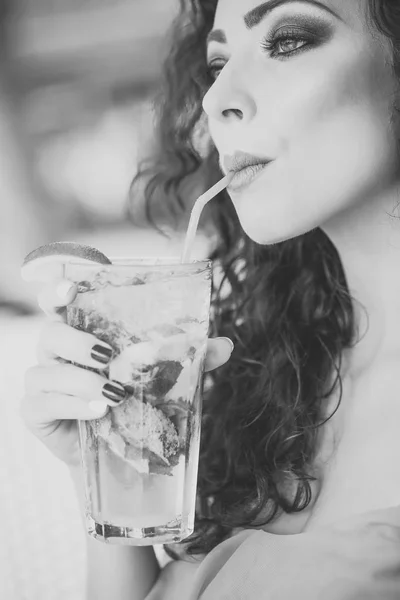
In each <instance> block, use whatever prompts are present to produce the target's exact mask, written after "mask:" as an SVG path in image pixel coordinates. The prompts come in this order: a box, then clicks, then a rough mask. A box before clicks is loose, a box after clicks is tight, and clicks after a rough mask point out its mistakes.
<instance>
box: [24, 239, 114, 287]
mask: <svg viewBox="0 0 400 600" xmlns="http://www.w3.org/2000/svg"><path fill="white" fill-rule="evenodd" d="M77 259H79V262H84V263H99V264H102V265H111V264H112V263H111V261H110V259H109V258H107V256H106V255H105V254H103V253H102V252H100V250H97V248H93V247H92V246H86V245H85V244H78V243H77V242H52V243H51V244H45V245H44V246H40V247H39V248H36V250H33V251H32V252H30V253H29V254H28V255H27V256H25V258H24V262H23V263H22V267H21V277H22V279H23V280H24V281H38V282H47V281H51V280H52V279H55V278H60V277H62V276H63V265H64V264H65V263H67V262H72V261H74V260H77Z"/></svg>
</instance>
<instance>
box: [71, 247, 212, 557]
mask: <svg viewBox="0 0 400 600" xmlns="http://www.w3.org/2000/svg"><path fill="white" fill-rule="evenodd" d="M111 261H112V264H111V265H100V264H93V265H91V264H87V263H86V264H84V263H80V262H79V260H77V261H76V262H70V263H68V264H66V265H65V273H64V275H65V277H66V278H67V279H69V280H71V281H74V282H76V283H78V295H77V298H76V300H75V301H74V302H73V303H72V304H71V305H70V306H69V307H68V309H67V322H68V324H69V325H71V326H72V327H76V328H79V329H81V330H83V331H86V332H90V333H92V334H93V335H95V336H96V337H97V338H99V339H100V340H103V341H105V342H107V343H108V344H109V345H110V346H111V347H112V348H113V357H112V360H111V362H110V364H109V366H108V367H107V368H106V369H102V370H99V371H98V372H99V373H101V374H103V375H104V376H105V377H107V378H109V379H110V380H114V381H117V382H119V383H121V384H123V386H124V387H125V389H126V390H127V398H126V399H125V400H124V401H123V402H122V403H121V404H120V405H118V406H116V407H113V408H110V409H109V410H108V412H107V414H106V415H105V416H104V417H102V418H99V419H94V420H90V421H79V422H78V424H79V435H80V447H81V455H82V466H83V472H84V481H85V495H86V505H85V516H86V523H87V531H88V533H89V535H90V536H92V537H94V538H96V539H99V540H102V541H105V542H109V543H117V544H130V545H154V544H164V543H172V542H178V541H181V540H183V539H185V538H186V537H188V536H189V535H190V534H191V533H192V532H193V525H194V512H195V500H196V482H197V471H198V458H199V445H200V423H201V409H202V379H203V378H202V376H203V372H204V360H205V356H206V349H207V338H208V328H209V309H210V295H211V279H212V264H211V261H208V260H203V261H200V260H198V261H192V262H188V263H186V264H182V263H180V261H179V259H178V258H160V259H155V258H140V259H135V258H129V259H124V258H118V259H111Z"/></svg>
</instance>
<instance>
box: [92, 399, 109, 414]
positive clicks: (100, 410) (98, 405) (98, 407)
mask: <svg viewBox="0 0 400 600" xmlns="http://www.w3.org/2000/svg"><path fill="white" fill-rule="evenodd" d="M89 408H90V410H91V411H92V412H94V413H96V414H98V415H103V414H104V413H105V412H106V411H107V408H108V404H107V402H103V401H102V400H100V401H99V400H93V401H92V402H89Z"/></svg>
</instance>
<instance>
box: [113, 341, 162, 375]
mask: <svg viewBox="0 0 400 600" xmlns="http://www.w3.org/2000/svg"><path fill="white" fill-rule="evenodd" d="M157 350H158V349H157V347H156V345H155V344H154V343H153V342H142V343H139V344H129V345H127V346H125V348H123V349H122V350H121V352H120V354H118V356H116V357H115V358H114V359H113V360H112V361H111V362H110V365H109V369H110V379H114V380H115V381H119V382H120V383H129V382H131V381H133V380H134V378H135V377H134V374H135V371H137V369H135V367H140V366H143V365H153V364H155V363H156V362H157Z"/></svg>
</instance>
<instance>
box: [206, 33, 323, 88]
mask: <svg viewBox="0 0 400 600" xmlns="http://www.w3.org/2000/svg"><path fill="white" fill-rule="evenodd" d="M288 41H290V42H305V43H304V44H303V45H302V46H300V48H296V49H295V50H289V51H288V52H276V51H275V48H276V47H277V46H278V44H280V43H282V42H288ZM312 45H313V40H312V39H310V38H307V37H305V35H304V33H302V34H300V33H299V32H298V31H297V30H296V29H291V30H290V29H287V30H285V31H283V32H281V33H280V34H279V35H277V36H275V37H274V36H272V37H265V38H264V39H263V41H262V42H261V47H262V48H263V49H264V50H266V51H268V52H269V51H271V50H272V52H271V54H270V56H271V57H272V58H276V57H280V60H288V58H290V57H291V56H294V55H296V54H300V53H301V52H304V51H305V50H307V49H308V48H309V47H310V46H312ZM215 63H217V61H212V62H211V63H210V64H209V65H208V66H207V71H208V74H209V76H210V77H211V78H212V79H213V80H215V79H216V77H215V72H216V71H219V70H222V69H223V67H224V66H225V65H221V64H219V65H218V64H215Z"/></svg>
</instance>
